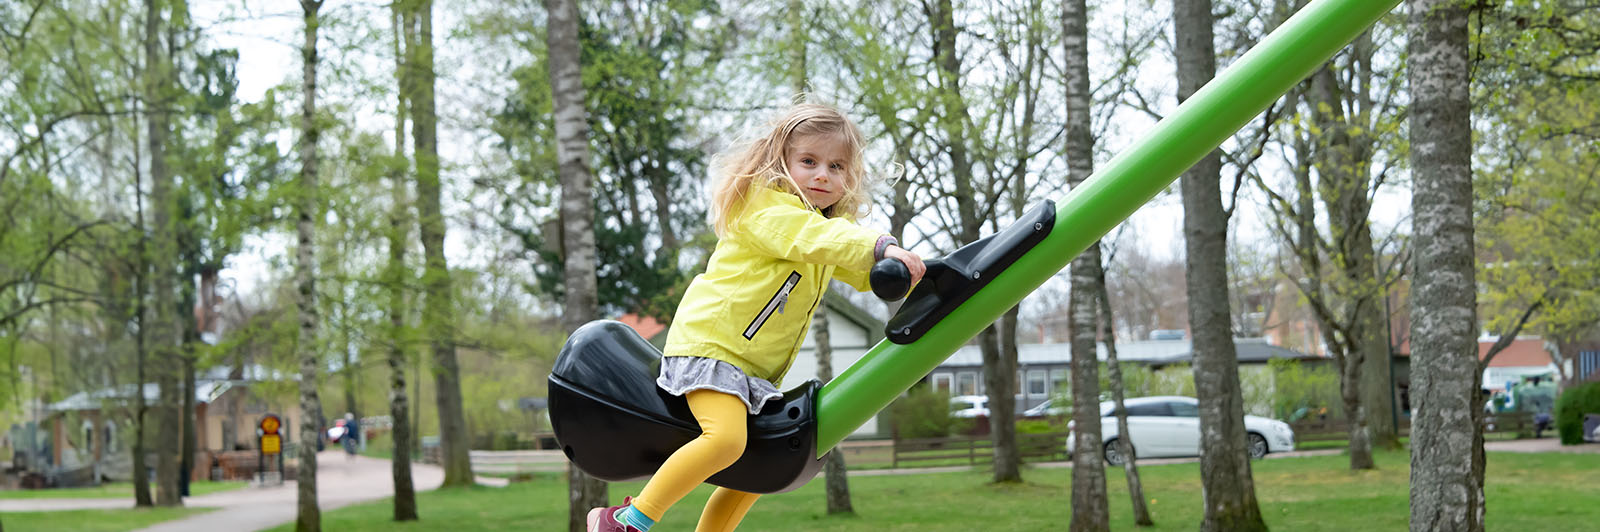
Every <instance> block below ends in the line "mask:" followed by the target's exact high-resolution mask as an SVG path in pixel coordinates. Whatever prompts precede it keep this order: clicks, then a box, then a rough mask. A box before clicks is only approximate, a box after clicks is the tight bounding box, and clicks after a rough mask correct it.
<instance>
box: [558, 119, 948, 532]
mask: <svg viewBox="0 0 1600 532" xmlns="http://www.w3.org/2000/svg"><path fill="white" fill-rule="evenodd" d="M861 145H862V137H861V132H860V131H859V130H857V129H856V126H855V124H853V123H851V122H850V120H849V119H848V118H845V116H844V115H843V114H841V113H840V112H839V111H838V110H836V109H833V108H831V107H828V106H824V105H816V104H801V105H797V106H795V107H793V108H791V109H790V110H789V111H788V112H786V113H784V114H783V115H782V116H781V117H780V118H779V119H778V120H776V121H774V122H773V123H772V124H771V129H770V131H768V132H767V133H766V134H765V135H763V136H762V137H760V138H758V139H755V140H754V141H751V142H748V143H746V144H743V145H742V146H741V147H740V148H737V149H736V150H734V151H733V152H732V153H731V154H730V155H728V156H726V157H725V158H723V159H722V160H721V161H720V162H719V165H718V166H719V172H718V173H719V174H722V181H721V182H720V183H719V184H718V186H717V187H716V190H715V192H714V193H713V196H712V211H711V214H712V223H713V227H714V229H715V230H716V233H717V236H718V237H719V240H718V241H717V246H716V250H715V251H713V252H712V253H711V261H710V262H709V263H708V264H707V266H706V272H705V273H703V274H700V275H699V276H696V277H695V278H694V281H693V282H691V283H690V284H689V288H688V290H687V291H686V292H685V293H684V296H683V301H682V302H681V303H679V305H678V312H677V315H676V316H674V317H673V320H672V328H671V330H670V331H669V332H668V333H667V344H666V348H665V349H664V350H663V353H662V355H663V356H664V357H665V358H663V359H662V361H661V375H660V377H659V378H657V379H656V384H657V385H658V386H660V387H661V388H662V389H663V390H666V391H667V392H668V393H671V394H673V395H679V396H683V397H684V398H685V399H686V400H687V401H688V403H689V409H690V410H691V411H693V412H694V416H695V419H696V420H698V421H699V422H700V431H701V433H700V436H699V437H698V438H696V439H694V440H692V441H690V442H689V443H687V444H685V445H684V446H683V447H680V448H679V449H678V450H677V452H675V453H673V454H672V456H670V457H668V458H667V461H666V462H665V463H663V464H662V465H661V469H659V470H657V471H656V474H655V476H654V477H651V479H650V482H649V483H647V484H646V485H645V487H644V491H641V492H640V493H639V496H638V497H629V498H625V499H624V500H623V504H622V505H621V506H612V507H610V508H595V509H593V510H591V511H590V512H589V516H588V522H589V532H597V531H605V532H647V531H648V530H650V526H651V525H653V524H655V522H656V521H657V520H659V519H661V517H662V516H663V515H664V514H666V512H667V509H668V508H670V507H671V506H672V505H673V504H674V503H676V502H678V499H681V498H683V496H684V495H686V494H688V493H689V491H690V490H692V489H694V487H695V486H697V485H699V484H700V483H701V482H704V481H705V480H706V479H707V478H709V477H710V476H711V475H713V474H716V473H717V472H718V471H721V470H722V469H724V468H726V467H728V466H729V465H732V464H733V463H734V462H735V461H736V460H738V458H739V456H740V455H742V454H744V446H745V438H746V434H745V425H746V422H747V418H748V417H749V416H750V415H753V414H756V413H759V412H760V411H761V407H762V405H763V404H765V403H766V402H767V401H768V400H772V399H781V398H782V397H783V394H781V393H779V392H778V389H777V387H776V386H774V385H773V384H772V383H774V382H778V381H780V380H782V379H783V375H784V373H786V372H788V370H789V365H790V363H792V362H794V358H795V353H796V352H798V351H799V349H800V343H801V341H802V340H804V339H805V333H806V330H807V329H808V328H809V326H810V323H811V316H812V314H813V313H814V312H815V311H816V307H817V304H818V303H819V302H821V301H822V294H823V292H824V291H825V290H827V288H828V280H829V279H831V278H833V277H835V276H837V277H838V278H839V280H842V281H844V282H846V283H848V284H850V285H851V286H853V287H855V288H856V289H857V290H862V291H866V290H869V289H870V286H869V285H868V284H867V272H868V271H869V270H870V269H871V268H872V265H873V263H875V262H876V261H878V260H880V259H883V258H885V257H892V258H895V259H898V260H900V261H901V262H904V263H905V265H906V267H907V268H908V269H910V270H911V279H912V283H916V282H917V281H918V280H920V279H921V278H922V274H923V273H924V271H925V268H924V266H923V264H922V259H921V258H919V257H917V255H916V254H914V253H911V252H909V251H906V250H905V249H902V248H901V247H900V246H899V245H898V242H895V239H894V238H893V237H890V236H889V235H885V234H882V233H879V232H875V231H872V230H868V229H865V228H862V227H860V226H858V225H856V224H855V223H854V220H855V219H857V218H859V217H861V216H863V215H865V211H866V209H867V206H868V201H867V197H866V193H867V186H866V184H865V183H864V182H863V181H864V180H865V173H866V172H865V170H864V169H863V168H862V165H861ZM756 497H757V495H756V494H753V493H745V492H741V491H736V490H731V489H728V488H720V487H719V488H717V490H716V492H715V493H713V494H712V495H711V500H710V501H709V502H708V503H706V508H705V511H704V512H703V513H701V514H700V524H699V526H698V527H697V528H696V530H697V531H723V530H733V529H734V527H736V526H738V525H739V521H740V520H741V519H743V518H744V514H745V512H747V511H749V510H750V505H751V504H754V503H755V500H756Z"/></svg>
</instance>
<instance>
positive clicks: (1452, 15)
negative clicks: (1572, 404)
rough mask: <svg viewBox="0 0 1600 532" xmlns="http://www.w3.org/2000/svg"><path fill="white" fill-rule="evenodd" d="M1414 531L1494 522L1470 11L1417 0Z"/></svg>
mask: <svg viewBox="0 0 1600 532" xmlns="http://www.w3.org/2000/svg"><path fill="white" fill-rule="evenodd" d="M1407 5H1408V8H1409V12H1410V13H1409V20H1408V27H1407V33H1408V39H1407V48H1408V52H1409V54H1410V58H1411V60H1410V61H1408V62H1407V65H1408V74H1409V81H1410V84H1411V94H1412V102H1411V114H1410V122H1411V124H1410V128H1411V168H1412V169H1413V170H1412V172H1413V173H1412V179H1413V183H1412V194H1411V208H1412V213H1413V214H1412V216H1413V218H1412V224H1413V228H1412V232H1411V233H1412V238H1415V239H1416V242H1415V247H1414V249H1415V252H1414V254H1413V255H1412V260H1414V261H1415V262H1414V263H1413V268H1412V271H1413V272H1414V274H1415V276H1416V277H1415V284H1414V285H1413V286H1412V290H1413V292H1412V294H1413V295H1412V320H1413V321H1412V324H1411V353H1412V355H1411V359H1412V362H1411V363H1412V368H1413V369H1412V394H1411V397H1412V399H1411V404H1412V412H1413V415H1412V430H1411V530H1413V531H1469V532H1475V531H1481V530H1483V529H1484V528H1483V516H1484V497H1483V466H1482V464H1483V445H1482V442H1481V441H1480V439H1481V437H1479V436H1476V435H1477V434H1478V432H1477V431H1476V429H1475V426H1476V422H1477V416H1478V414H1476V412H1478V411H1479V410H1480V407H1479V406H1478V405H1479V404H1480V400H1479V392H1478V389H1479V382H1478V381H1479V380H1480V379H1481V378H1482V377H1481V375H1482V374H1481V373H1478V372H1477V371H1476V370H1477V368H1478V364H1477V351H1478V346H1477V341H1476V338H1477V292H1476V287H1477V279H1476V272H1475V271H1474V269H1473V225H1472V223H1473V222H1472V126H1471V117H1472V108H1471V105H1470V100H1469V90H1468V83H1469V81H1470V79H1469V77H1468V72H1469V71H1470V69H1471V65H1470V63H1469V60H1468V55H1467V54H1468V51H1467V46H1468V33H1467V31H1468V30H1467V28H1468V24H1467V13H1468V11H1467V9H1468V6H1466V5H1465V4H1462V3H1459V2H1453V1H1449V0H1410V1H1409V2H1407Z"/></svg>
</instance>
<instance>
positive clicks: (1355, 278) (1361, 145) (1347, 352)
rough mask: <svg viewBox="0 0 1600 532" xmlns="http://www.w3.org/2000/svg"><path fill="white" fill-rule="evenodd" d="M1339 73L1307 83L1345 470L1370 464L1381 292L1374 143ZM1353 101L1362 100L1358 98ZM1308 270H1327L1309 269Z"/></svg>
mask: <svg viewBox="0 0 1600 532" xmlns="http://www.w3.org/2000/svg"><path fill="white" fill-rule="evenodd" d="M1355 48H1356V49H1358V50H1359V49H1360V48H1361V47H1360V46H1356V47H1355ZM1355 55H1360V52H1359V51H1357V52H1356V53H1355ZM1357 64H1359V60H1358V61H1357ZM1352 68H1356V67H1354V66H1353V67H1352ZM1339 77H1340V75H1336V74H1335V72H1334V70H1333V66H1332V63H1330V64H1329V66H1327V67H1325V68H1323V69H1322V70H1319V71H1318V72H1317V73H1316V74H1314V75H1313V76H1312V83H1311V85H1312V95H1313V98H1312V100H1311V101H1312V102H1313V108H1314V111H1313V115H1312V116H1313V120H1314V121H1315V122H1316V124H1317V125H1318V128H1319V129H1320V130H1321V134H1320V135H1317V136H1316V137H1315V138H1316V158H1315V160H1316V167H1317V170H1318V176H1319V177H1320V179H1319V180H1318V182H1317V192H1318V194H1319V195H1320V196H1321V197H1322V203H1323V206H1324V208H1325V209H1326V211H1327V215H1328V236H1329V242H1328V245H1329V247H1330V248H1331V251H1330V257H1329V258H1330V259H1331V262H1332V263H1333V267H1334V268H1335V270H1336V271H1334V272H1330V273H1328V274H1327V277H1328V278H1329V281H1328V282H1327V283H1325V284H1324V283H1319V286H1326V287H1327V288H1329V289H1331V293H1330V294H1328V296H1327V297H1326V298H1325V302H1324V303H1323V305H1324V306H1325V307H1326V308H1328V309H1329V310H1330V313H1329V315H1328V316H1327V318H1326V320H1327V321H1329V322H1330V323H1327V324H1324V325H1325V326H1331V327H1332V329H1333V330H1336V331H1338V334H1339V335H1340V336H1341V337H1340V338H1336V339H1335V342H1334V343H1337V344H1339V345H1342V346H1343V347H1336V348H1334V349H1336V350H1339V351H1342V353H1343V354H1342V355H1340V356H1339V363H1340V370H1339V387H1340V400H1341V401H1342V402H1343V403H1344V407H1345V409H1344V412H1345V419H1346V420H1347V421H1348V423H1349V448H1348V450H1349V456H1350V469H1372V468H1373V467H1374V465H1373V462H1372V438H1371V433H1370V432H1369V431H1368V421H1369V419H1370V418H1371V416H1369V415H1368V413H1367V411H1366V409H1365V405H1364V404H1363V401H1362V400H1363V399H1364V398H1365V397H1366V394H1367V391H1366V390H1363V389H1362V388H1363V387H1364V386H1366V385H1367V384H1368V382H1369V380H1370V379H1368V378H1365V377H1363V370H1364V369H1366V367H1367V366H1369V364H1368V363H1367V357H1368V356H1369V355H1373V356H1375V354H1374V353H1371V352H1370V350H1371V349H1373V348H1374V347H1376V346H1373V345H1372V344H1371V342H1369V340H1370V339H1372V338H1373V335H1374V334H1375V333H1377V332H1379V329H1371V328H1369V327H1370V326H1372V325H1373V324H1372V323H1371V322H1372V321H1373V318H1374V317H1375V316H1374V314H1373V312H1372V310H1374V309H1376V308H1377V303H1378V302H1379V299H1378V297H1379V294H1380V293H1381V292H1382V291H1381V289H1380V285H1379V283H1378V279H1377V265H1376V262H1375V261H1374V259H1373V255H1372V230H1371V228H1370V227H1369V226H1368V224H1367V219H1368V218H1369V215H1370V214H1371V210H1372V209H1371V206H1370V203H1369V202H1368V200H1367V191H1368V186H1367V179H1368V177H1367V174H1368V173H1369V167H1370V166H1371V162H1370V159H1371V155H1370V154H1371V150H1370V149H1368V143H1369V141H1367V140H1365V138H1364V137H1365V135H1360V134H1353V133H1352V130H1353V129H1355V126H1354V124H1353V123H1352V122H1354V121H1355V119H1356V118H1359V116H1358V117H1351V116H1348V115H1346V114H1345V108H1346V107H1345V103H1346V99H1347V98H1349V97H1351V96H1350V95H1349V93H1351V92H1353V91H1349V90H1347V89H1346V87H1343V86H1341V85H1340V82H1339ZM1358 79H1359V76H1358ZM1356 98H1359V96H1356ZM1355 105H1356V106H1358V107H1359V106H1361V105H1362V102H1356V104H1355ZM1301 216H1304V217H1311V218H1314V217H1315V211H1308V212H1303V213H1301ZM1313 252H1315V251H1314V250H1313ZM1306 275H1308V276H1322V275H1324V274H1323V273H1322V272H1321V271H1310V270H1308V271H1307V272H1306ZM1312 297H1322V296H1320V295H1313V296H1312ZM1329 332H1332V331H1329ZM1379 340H1380V342H1381V340H1382V339H1381V338H1379ZM1385 384H1387V383H1385ZM1380 393H1381V390H1380Z"/></svg>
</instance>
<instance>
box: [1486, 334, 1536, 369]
mask: <svg viewBox="0 0 1600 532" xmlns="http://www.w3.org/2000/svg"><path fill="white" fill-rule="evenodd" d="M1494 342H1495V341H1494V340H1480V341H1478V360H1483V357H1484V356H1485V355H1488V354H1489V348H1490V347H1492V346H1494ZM1548 365H1550V352H1549V351H1547V350H1545V348H1544V339H1542V338H1518V339H1516V340H1512V341H1511V345H1508V346H1506V349H1505V350H1504V351H1501V352H1500V354H1498V355H1495V356H1494V361H1492V362H1490V363H1489V367H1491V368H1505V367H1519V366H1548Z"/></svg>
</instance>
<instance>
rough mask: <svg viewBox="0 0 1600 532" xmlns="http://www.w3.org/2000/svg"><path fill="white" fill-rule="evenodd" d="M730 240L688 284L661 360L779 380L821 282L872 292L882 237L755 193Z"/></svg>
mask: <svg viewBox="0 0 1600 532" xmlns="http://www.w3.org/2000/svg"><path fill="white" fill-rule="evenodd" d="M729 233H730V234H728V235H726V236H724V237H723V238H722V239H721V240H719V241H718V242H717V247H716V249H715V250H714V251H712V253H711V261H710V263H709V264H707V266H706V272H705V273H702V274H700V275H697V276H695V278H694V280H693V281H691V282H690V283H689V289H688V290H687V291H685V293H684V295H683V301H682V302H680V303H679V304H678V312H677V314H676V315H675V316H673V318H672V328H671V329H670V330H669V331H668V332H667V344H666V348H665V349H663V353H662V354H663V355H664V356H669V357H670V356H700V357H707V358H713V359H717V360H721V361H724V362H727V363H729V364H733V365H734V366H737V367H738V368H739V369H741V370H743V371H744V372H745V374H746V375H750V376H752V377H760V378H763V379H766V380H768V381H771V382H773V383H777V382H779V381H780V380H781V379H783V375H784V374H785V373H788V371H789V366H790V364H792V363H793V362H794V357H795V354H796V353H798V352H799V350H800V343H801V342H802V341H804V340H805V336H806V332H807V330H809V329H810V326H811V316H812V314H813V313H815V312H816V309H817V304H818V303H819V302H820V301H822V294H823V292H824V291H826V290H827V289H828V280H829V279H832V278H833V277H834V276H835V275H838V277H839V280H841V281H844V282H845V283H847V284H849V285H850V286H853V287H855V288H856V289H857V290H861V291H866V290H869V289H870V286H869V285H868V284H867V272H868V271H870V270H871V269H872V264H873V254H874V251H875V250H874V247H875V246H876V245H877V243H878V238H879V237H881V236H883V233H879V232H876V231H872V230H870V229H867V228H864V227H861V226H859V225H856V224H855V223H853V222H851V221H850V220H848V219H845V218H827V217H824V216H823V215H822V214H821V213H819V212H817V211H814V210H811V209H808V208H807V207H806V206H805V204H804V203H802V202H801V200H800V197H799V196H795V195H794V194H790V193H788V192H784V191H781V190H775V189H772V188H769V187H767V186H762V185H757V186H754V187H751V188H750V195H749V197H747V198H746V199H745V207H744V211H743V213H742V214H741V215H740V216H739V219H738V220H737V221H736V222H735V223H734V224H733V226H732V228H731V230H730V231H729Z"/></svg>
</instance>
